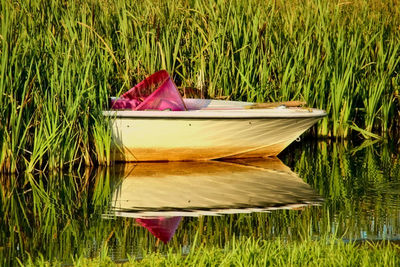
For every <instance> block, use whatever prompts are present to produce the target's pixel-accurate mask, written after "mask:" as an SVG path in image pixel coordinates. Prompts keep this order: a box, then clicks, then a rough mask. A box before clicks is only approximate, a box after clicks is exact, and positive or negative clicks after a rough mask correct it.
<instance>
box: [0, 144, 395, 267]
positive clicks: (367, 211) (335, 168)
mask: <svg viewBox="0 0 400 267" xmlns="http://www.w3.org/2000/svg"><path fill="white" fill-rule="evenodd" d="M300 146H301V147H291V148H290V149H289V150H288V151H287V152H286V153H285V154H283V155H282V156H281V158H282V160H283V161H284V162H285V163H286V164H287V165H288V166H290V167H291V168H292V170H294V172H292V171H290V170H289V171H287V172H286V173H289V174H290V175H294V176H296V175H298V176H299V177H301V179H303V181H305V182H306V183H307V184H308V185H307V184H306V183H304V182H303V181H302V180H301V179H300V178H297V179H298V180H297V182H298V186H297V187H296V186H293V181H296V179H294V178H293V179H294V180H293V181H292V183H286V184H285V181H286V182H287V181H288V180H282V179H281V180H279V179H275V180H273V182H275V184H274V186H270V187H263V186H262V185H263V184H264V185H265V183H268V181H267V180H262V181H263V183H260V184H257V183H255V181H254V180H251V179H256V178H254V177H255V176H254V175H255V174H259V173H261V172H265V173H267V172H268V171H270V169H269V170H268V169H267V170H262V166H261V167H260V166H259V165H258V166H257V165H256V166H251V167H249V166H247V167H246V166H245V167H243V162H241V163H240V164H239V165H237V164H236V165H235V164H233V163H215V172H214V175H215V176H216V177H218V179H216V180H212V179H211V178H210V177H208V178H207V179H208V180H207V179H206V180H204V179H205V178H204V175H203V176H202V172H204V170H205V168H204V166H198V168H197V172H196V173H197V174H196V175H195V176H193V172H192V177H189V178H188V179H192V180H190V181H189V182H188V181H187V180H188V179H181V176H182V177H183V176H184V175H188V171H187V170H188V167H186V168H181V171H180V173H176V172H175V173H174V171H173V168H166V170H165V171H166V172H167V171H168V170H169V172H167V174H168V175H169V176H170V177H169V179H172V178H173V179H175V182H176V183H189V184H188V185H186V188H189V189H190V190H192V191H190V192H184V191H183V192H181V193H182V194H183V195H179V194H180V192H177V191H174V192H170V195H172V196H174V197H176V199H178V200H179V199H184V197H185V195H184V194H188V195H186V197H188V198H190V199H191V200H192V201H193V202H192V204H191V206H190V207H189V208H188V207H186V208H185V207H183V206H182V205H181V206H180V207H173V206H168V205H166V204H165V205H164V206H163V208H159V209H157V208H156V207H148V206H147V207H145V206H141V207H139V205H136V207H134V206H130V207H129V209H128V208H127V207H122V206H117V204H118V198H117V197H116V196H117V195H118V192H119V193H121V194H120V195H122V193H123V192H121V191H122V189H123V185H124V182H126V181H127V180H128V179H131V178H126V179H124V176H126V172H125V171H126V168H127V167H126V166H115V167H113V168H107V169H96V170H85V171H84V172H76V173H68V174H63V173H47V174H43V173H40V174H37V175H35V176H32V175H20V176H16V175H14V176H2V177H1V183H2V186H1V187H0V209H1V213H2V214H3V216H2V218H1V219H0V220H1V222H0V259H1V264H2V265H10V264H16V263H17V258H18V259H19V260H21V262H26V260H28V259H29V258H32V259H34V260H36V259H37V258H38V257H42V259H43V260H50V261H54V260H57V261H58V262H64V263H72V262H73V259H78V258H82V257H98V256H101V257H104V256H105V255H109V256H110V257H111V259H113V260H117V261H119V260H126V259H127V255H131V256H135V257H139V258H141V257H143V256H145V255H147V254H148V253H149V252H154V251H156V252H159V253H161V255H163V254H165V253H169V252H178V253H182V254H187V253H190V252H193V251H196V249H195V248H196V247H199V246H200V247H203V248H204V247H208V248H215V249H218V248H226V251H228V250H229V249H228V247H230V246H232V244H234V242H239V243H237V244H244V243H240V242H247V241H245V240H246V238H248V237H252V238H255V240H258V239H260V240H261V241H260V242H261V243H262V242H264V241H262V240H270V241H271V242H272V240H275V241H273V243H271V244H272V245H274V246H275V245H276V244H277V243H274V242H278V241H279V242H281V243H282V242H283V243H286V244H288V245H289V246H292V245H293V246H296V245H295V244H300V245H301V244H302V243H297V242H298V241H299V242H305V243H304V244H307V242H311V240H317V241H315V242H318V240H324V238H326V237H327V236H333V237H336V238H339V239H343V240H345V241H348V240H381V239H389V240H394V241H395V240H397V239H398V238H399V237H400V235H399V232H400V227H399V223H400V217H399V214H400V200H399V194H400V192H399V190H398V189H399V185H400V180H399V179H400V178H399V174H400V166H399V164H398V159H397V152H396V151H394V150H393V147H391V146H389V145H388V144H381V143H376V144H367V143H365V144H363V145H362V146H358V147H355V146H353V145H351V144H339V143H333V144H328V143H318V144H314V143H312V144H310V143H305V144H302V145H300ZM212 164H214V163H212ZM200 165H201V164H200ZM253 165H255V164H254V162H253ZM155 166H160V165H155ZM227 166H229V168H231V167H232V166H233V170H231V171H230V172H228V174H227V175H225V176H224V175H222V174H221V173H223V172H221V169H222V170H223V171H224V172H226V171H227V170H226V168H227ZM140 168H142V167H140V166H138V167H136V168H134V169H133V170H131V172H130V175H133V176H134V175H135V170H136V175H139V174H140V173H141V172H142V174H141V175H142V177H138V178H137V179H138V180H141V181H137V182H136V184H135V183H134V184H135V186H134V187H132V190H135V188H136V189H138V188H139V182H144V184H146V183H149V181H148V180H149V179H156V180H157V179H162V177H156V176H154V174H153V175H152V177H147V178H145V177H143V175H145V173H146V172H148V173H151V170H152V169H153V170H156V169H155V167H152V166H150V165H147V167H146V168H144V167H143V168H142V169H140ZM229 168H228V169H229ZM260 168H261V169H260ZM276 169H277V168H276V166H275V172H276V173H277V174H280V175H282V173H284V172H282V170H280V171H276ZM286 169H287V168H286ZM175 170H176V169H175ZM185 170H186V173H185ZM241 172H244V173H245V175H242V180H238V178H239V175H240V173H241ZM249 172H250V173H251V175H249ZM157 173H162V172H160V171H159V172H157ZM121 174H122V175H121ZM146 179H147V180H146ZM202 179H203V180H202ZM210 179H211V180H210ZM224 179H226V180H224ZM229 179H231V180H229ZM246 179H247V180H246ZM257 179H258V180H260V179H266V176H263V175H260V176H259V177H258V178H257ZM201 181H206V182H204V183H203V184H202V183H201ZM218 181H220V182H221V183H220V186H224V187H225V189H224V190H225V192H228V191H229V190H230V192H231V193H232V194H231V195H229V196H227V195H223V193H221V192H220V193H219V194H218V190H217V187H218V186H217V183H218ZM246 181H247V182H246ZM213 183H214V184H213ZM235 183H239V185H240V186H238V187H235ZM240 183H242V184H240ZM252 183H253V185H254V187H251V186H250V184H252ZM269 183H271V180H269ZM209 184H212V185H213V190H214V191H213V190H211V189H207V187H205V189H204V187H203V189H204V191H198V190H200V189H198V188H202V186H205V185H209ZM190 186H192V187H191V188H190ZM246 186H247V187H246ZM285 186H286V187H285ZM291 187H292V188H291ZM182 188H184V186H183V185H182V186H181V188H178V189H182ZM296 188H297V189H299V188H300V189H301V190H296ZM150 189H151V188H150ZM195 189H196V190H197V191H196V190H195ZM140 190H141V191H138V192H137V194H136V196H138V195H139V193H142V194H146V193H147V194H149V192H146V187H142V188H141V189H140ZM147 190H149V188H147ZM193 190H194V191H193ZM215 190H216V191H215ZM238 190H239V191H240V190H241V191H240V192H242V195H240V193H235V192H239V191H238ZM246 190H247V192H249V190H255V191H254V192H250V194H248V195H251V193H254V194H253V195H252V197H251V198H249V200H250V201H253V202H252V204H251V205H250V204H248V203H249V202H248V203H247V204H248V205H245V204H246V203H245V200H244V199H246V198H245V197H246V194H245V193H243V192H246ZM257 190H258V191H257ZM268 190H269V191H268ZM274 190H275V191H274ZM285 190H286V191H285ZM271 192H272V193H274V194H275V197H272V198H271V197H270V198H268V194H272V193H271ZM278 192H280V194H279V193H278ZM196 193H197V195H196ZM199 193H202V194H199ZM205 193H208V194H209V195H208V198H207V201H213V203H214V204H215V203H216V204H218V205H214V206H212V205H210V204H207V205H209V206H208V208H207V206H204V207H203V206H201V205H200V204H201V203H202V202H196V201H195V200H196V198H197V200H199V199H201V197H202V196H204V194H205ZM160 194H161V193H160ZM235 194H237V197H234V196H235ZM285 194H286V195H285ZM160 196H161V195H160ZM132 197H135V195H133V196H132ZM321 197H322V198H323V199H324V203H323V204H322V205H320V206H304V205H305V204H307V203H316V202H318V200H319V199H320V198H321ZM288 199H289V200H290V201H288ZM125 200H126V199H125ZM150 200H151V199H150V198H149V197H148V198H146V199H144V198H143V203H142V204H146V205H148V204H149V203H150V202H149V201H150ZM292 200H293V201H292ZM145 201H147V202H145ZM218 201H220V202H218ZM221 201H224V202H221ZM268 201H269V202H268ZM128 202H129V201H128ZM110 203H111V206H110ZM121 203H122V202H120V203H119V205H122V204H121ZM195 203H197V204H196V205H195ZM199 203H200V204H199ZM125 204H126V203H125ZM175 204H177V203H175ZM178 204H179V203H178ZM293 204H301V205H299V208H296V209H293V207H294V206H293ZM288 206H289V207H290V209H284V210H274V211H270V209H271V207H275V208H277V207H278V208H288ZM210 207H211V208H210ZM296 207H297V206H296ZM262 209H264V210H269V211H268V212H252V213H249V212H250V211H259V210H262ZM160 210H163V212H167V214H163V213H158V214H157V212H160ZM146 212H147V214H146ZM151 212H153V214H151ZM174 212H175V214H174ZM238 212H242V213H238ZM227 213H233V214H227ZM105 214H106V215H105ZM206 214H212V215H218V216H203V215H206ZM221 214H222V215H221ZM116 215H118V216H116ZM126 215H129V216H130V217H119V216H126ZM143 215H153V216H166V215H174V216H182V217H183V218H182V219H181V220H179V221H180V223H179V225H178V226H177V230H176V232H175V234H174V236H173V237H172V239H171V241H170V242H168V243H167V244H163V243H160V242H158V241H157V239H156V238H155V237H154V236H153V235H152V234H151V232H150V231H148V230H146V229H145V228H144V227H143V223H142V224H140V223H138V222H136V221H135V218H132V217H140V216H143ZM188 215H190V216H195V217H188ZM238 239H239V240H242V241H237V240H238ZM234 240H236V241H234ZM243 240H244V241H243ZM277 240H278V241H277ZM255 242H258V241H255ZM313 242H314V241H313ZM261 243H260V244H261ZM283 243H282V244H283ZM262 244H264V243H262ZM272 245H271V246H272ZM256 247H257V246H256ZM193 248H194V249H193ZM218 253H219V252H218ZM40 255H41V256H40Z"/></svg>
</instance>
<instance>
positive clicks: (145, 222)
mask: <svg viewBox="0 0 400 267" xmlns="http://www.w3.org/2000/svg"><path fill="white" fill-rule="evenodd" d="M181 220H182V217H181V216H178V217H169V218H167V217H158V218H149V219H146V218H138V219H136V222H137V223H138V224H140V225H141V226H143V227H145V228H146V229H147V230H149V231H150V232H151V233H152V234H153V235H154V236H155V237H157V238H158V239H160V240H161V241H162V242H164V243H165V244H166V243H168V242H169V241H170V240H171V238H172V237H173V236H174V234H175V231H176V229H177V228H178V226H179V223H180V222H181Z"/></svg>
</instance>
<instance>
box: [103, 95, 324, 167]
mask: <svg viewBox="0 0 400 267" xmlns="http://www.w3.org/2000/svg"><path fill="white" fill-rule="evenodd" d="M184 103H185V106H186V107H187V109H188V110H187V111H158V110H150V111H147V110H146V111H132V110H110V111H104V112H103V114H104V116H107V117H109V118H110V119H111V123H112V138H113V139H114V141H115V143H116V144H117V146H118V149H114V150H113V160H115V161H125V162H129V161H197V160H210V159H218V158H248V157H268V156H276V155H278V154H279V153H280V152H281V151H282V150H283V149H285V148H286V147H287V146H288V145H289V144H290V143H292V142H293V141H294V140H295V139H297V138H298V137H299V136H300V135H301V134H302V133H303V132H304V131H306V130H307V129H309V128H310V127H311V126H312V125H313V124H315V123H316V122H317V121H318V120H320V119H321V118H322V117H324V116H326V112H325V111H323V110H318V109H309V108H287V107H285V106H279V107H275V108H262V109H258V108H256V109H252V108H251V107H252V105H254V104H253V103H247V102H238V101H223V100H206V99H184Z"/></svg>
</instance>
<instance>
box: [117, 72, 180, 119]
mask: <svg viewBox="0 0 400 267" xmlns="http://www.w3.org/2000/svg"><path fill="white" fill-rule="evenodd" d="M111 108H112V109H131V110H172V111H183V110H186V107H185V104H184V103H183V100H182V97H181V95H180V94H179V91H178V89H177V88H176V85H175V84H174V82H173V81H172V80H171V78H170V76H169V74H168V72H166V71H165V70H160V71H158V72H156V73H154V74H152V75H151V76H150V77H148V78H146V79H144V80H143V81H141V82H140V83H138V84H137V85H135V87H133V88H132V89H130V90H129V91H128V92H126V93H125V94H123V95H122V96H121V97H120V98H118V99H115V100H111Z"/></svg>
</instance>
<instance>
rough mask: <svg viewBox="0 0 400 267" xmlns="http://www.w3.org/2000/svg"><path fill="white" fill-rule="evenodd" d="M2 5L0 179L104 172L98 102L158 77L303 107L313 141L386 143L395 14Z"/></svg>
mask: <svg viewBox="0 0 400 267" xmlns="http://www.w3.org/2000/svg"><path fill="white" fill-rule="evenodd" d="M382 3H383V4H381V1H364V0H357V1H354V2H337V1H333V0H332V1H331V0H330V1H320V0H317V1H300V0H296V1H292V2H290V3H287V2H286V1H282V0H278V1H260V0H251V1H249V2H246V3H243V2H242V1H236V0H235V1H229V2H226V1H223V0H218V1H200V0H196V1H183V0H182V1H178V0H176V1H175V0H170V1H157V0H151V1H144V2H137V1H131V0H123V1H118V2H115V3H113V2H109V1H100V0H93V1H89V2H71V3H62V2H59V1H55V0H54V1H41V0H36V1H9V0H3V1H1V6H0V9H1V11H2V15H1V16H0V24H1V33H0V53H1V55H0V58H1V62H0V70H1V72H0V106H1V107H2V108H1V111H0V115H1V116H0V142H1V146H0V147H1V151H0V168H1V170H3V171H7V172H15V171H17V170H22V169H26V170H28V171H29V172H32V171H33V170H34V169H41V170H43V169H54V168H63V167H67V168H72V167H71V166H75V165H79V164H85V165H96V164H109V163H110V160H111V157H110V152H109V150H110V146H111V142H112V141H111V139H110V129H109V124H108V123H107V122H106V121H105V119H104V118H103V117H102V115H101V111H102V110H104V109H107V104H108V103H107V99H108V97H109V96H114V95H118V94H119V93H120V92H122V91H125V90H127V89H129V88H130V87H131V86H132V85H134V84H135V83H137V82H138V81H140V80H141V79H143V78H144V77H146V76H148V75H150V74H151V73H153V72H155V71H157V70H159V69H162V68H165V69H167V70H168V71H169V72H170V74H171V75H172V77H173V79H174V80H175V82H176V83H177V84H178V86H179V87H182V88H185V87H192V88H197V89H200V90H201V91H202V92H203V93H204V94H205V95H207V96H208V97H211V98H226V99H231V100H244V101H255V102H265V101H285V100H305V101H306V102H307V104H308V105H309V106H311V107H317V108H322V109H326V110H327V111H328V117H327V118H324V119H323V120H322V121H321V122H320V123H319V124H318V129H317V131H316V133H317V135H319V136H329V137H335V138H346V137H352V136H354V135H357V136H358V135H359V136H361V137H362V138H376V137H379V136H388V135H390V134H393V133H395V131H396V129H397V127H398V125H399V120H398V111H397V110H398V107H399V104H398V91H399V88H400V78H399V77H400V76H399V72H400V64H399V62H400V31H399V28H398V27H399V25H398V21H399V20H400V12H399V10H400V8H399V7H400V6H399V2H398V1H394V0H386V1H384V2H382Z"/></svg>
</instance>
